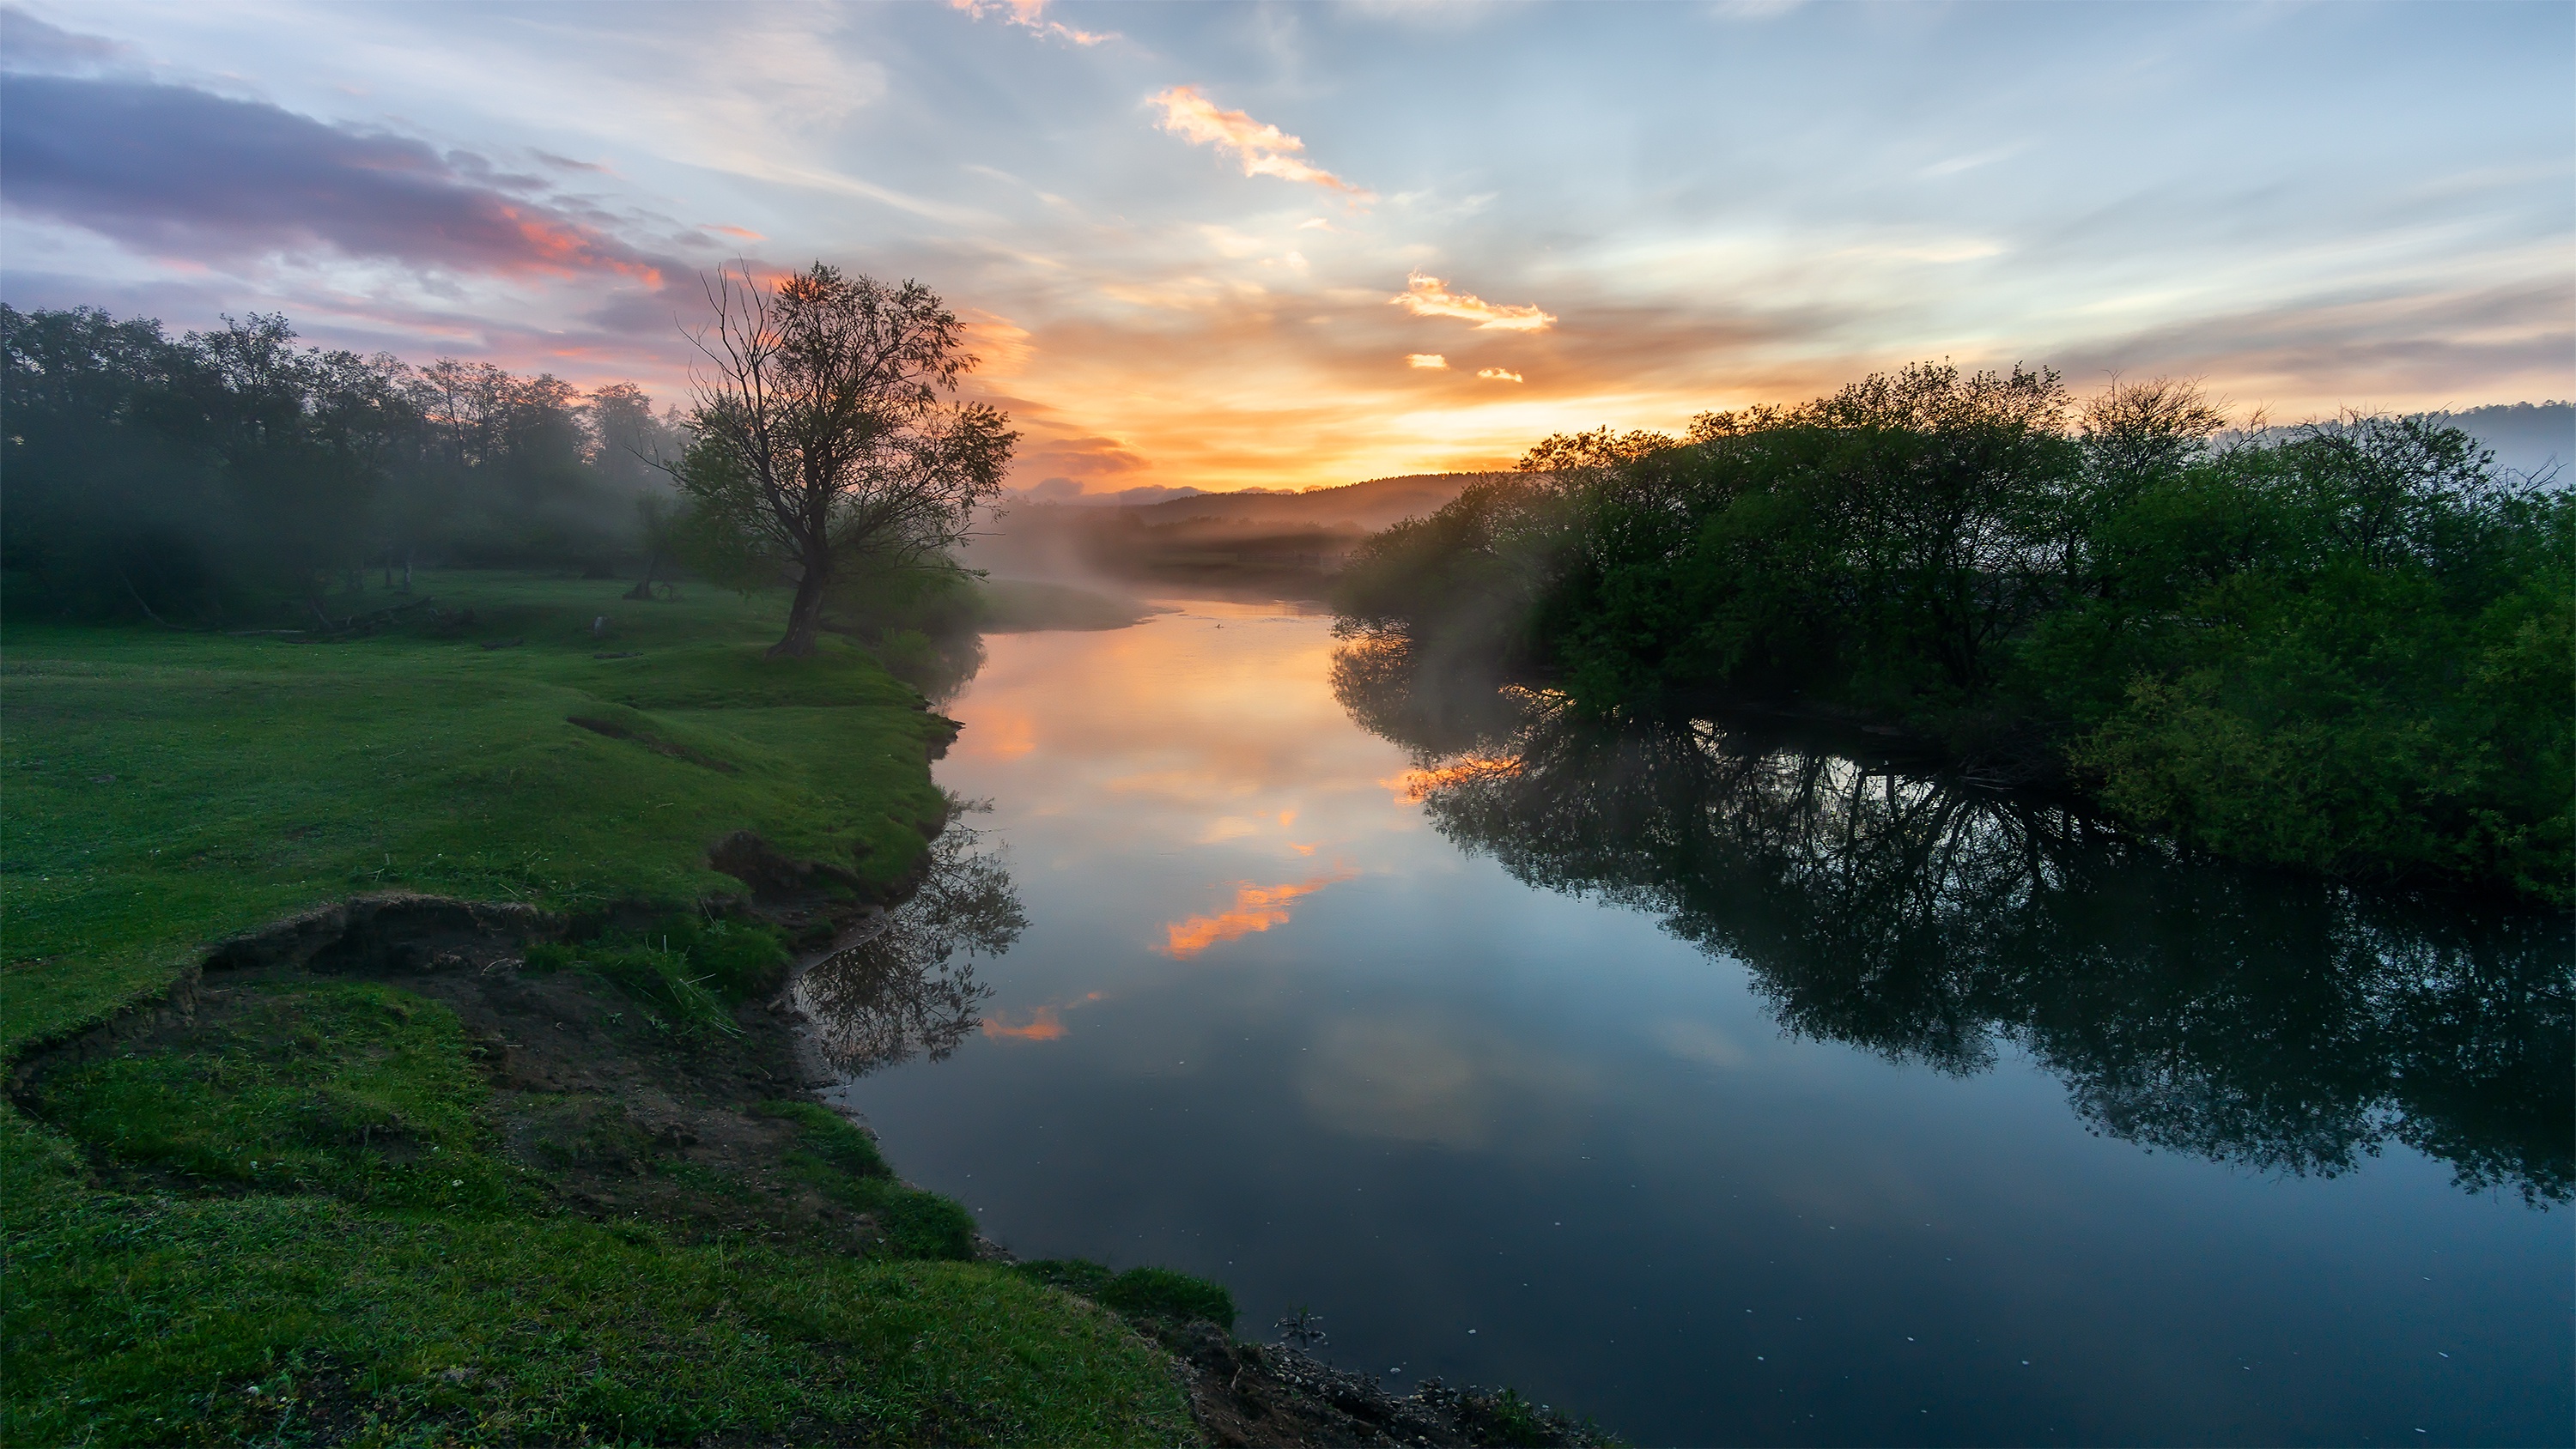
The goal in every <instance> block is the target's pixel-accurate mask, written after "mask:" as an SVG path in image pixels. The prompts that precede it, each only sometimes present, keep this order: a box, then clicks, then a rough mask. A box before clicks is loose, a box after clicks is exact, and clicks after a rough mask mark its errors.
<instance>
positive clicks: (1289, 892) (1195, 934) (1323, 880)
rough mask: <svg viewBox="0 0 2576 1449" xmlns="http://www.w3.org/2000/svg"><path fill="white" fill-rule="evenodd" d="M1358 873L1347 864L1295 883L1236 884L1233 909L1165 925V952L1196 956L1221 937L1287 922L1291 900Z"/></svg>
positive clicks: (1166, 953)
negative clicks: (1325, 873)
mask: <svg viewBox="0 0 2576 1449" xmlns="http://www.w3.org/2000/svg"><path fill="white" fill-rule="evenodd" d="M1358 874H1359V872H1358V871H1356V870H1352V869H1350V868H1348V867H1345V868H1343V869H1341V870H1337V871H1334V872H1333V873H1332V874H1330V875H1319V876H1313V877H1310V878H1309V879H1306V880H1302V881H1299V882H1297V883H1296V884H1294V885H1276V886H1257V885H1242V886H1237V887H1236V888H1235V892H1234V906H1233V908H1232V909H1230V910H1225V911H1220V912H1218V913H1217V914H1215V915H1213V916H1192V917H1190V918H1189V919H1188V920H1186V921H1174V922H1172V923H1171V924H1170V925H1167V926H1165V927H1164V928H1163V932H1164V937H1165V939H1164V943H1163V952H1164V954H1165V955H1168V956H1175V957H1189V956H1195V955H1197V954H1198V953H1200V952H1201V951H1204V950H1206V949H1207V948H1208V947H1210V946H1213V945H1215V944H1217V943H1218V942H1219V941H1231V940H1233V939H1234V938H1235V937H1237V936H1248V935H1250V934H1252V933H1253V932H1255V931H1267V930H1269V929H1270V928H1271V927H1273V926H1284V925H1286V924H1288V906H1289V903H1290V902H1292V901H1294V900H1296V899H1297V898H1298V897H1299V896H1305V895H1312V894H1314V893H1315V892H1316V891H1319V890H1322V889H1323V888H1324V887H1326V886H1328V885H1331V884H1333V883H1334V882H1336V881H1345V880H1349V879H1350V878H1351V877H1353V876H1356V875H1358Z"/></svg>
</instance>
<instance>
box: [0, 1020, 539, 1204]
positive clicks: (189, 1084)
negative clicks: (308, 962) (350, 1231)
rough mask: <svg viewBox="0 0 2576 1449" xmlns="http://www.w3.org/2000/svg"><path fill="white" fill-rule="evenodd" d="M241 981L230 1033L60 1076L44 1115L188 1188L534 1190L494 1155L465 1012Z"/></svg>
mask: <svg viewBox="0 0 2576 1449" xmlns="http://www.w3.org/2000/svg"><path fill="white" fill-rule="evenodd" d="M237 989H240V990H243V991H247V992H250V993H252V1001H251V1004H250V1005H248V1006H247V1007H246V1008H243V1009H239V1010H235V1011H232V1012H229V1013H227V1015H226V1019H225V1021H224V1023H223V1025H222V1027H221V1028H220V1029H219V1030H216V1031H212V1032H207V1033H201V1034H197V1035H194V1036H192V1037H190V1038H189V1039H188V1040H187V1041H186V1042H185V1043H184V1044H182V1045H180V1046H178V1047H175V1048H169V1049H141V1050H138V1049H136V1048H134V1047H133V1046H131V1045H129V1046H128V1047H127V1048H126V1049H125V1050H123V1051H121V1052H119V1053H118V1054H117V1055H114V1056H110V1057H106V1058H104V1059H100V1060H96V1061H90V1062H85V1063H82V1064H80V1065H78V1066H75V1067H71V1068H68V1069H64V1070H60V1071H56V1072H54V1073H52V1074H49V1075H48V1076H46V1077H45V1078H43V1079H42V1080H41V1081H40V1082H39V1083H38V1085H37V1087H36V1090H35V1092H34V1094H33V1103H34V1105H35V1107H36V1110H37V1111H38V1112H39V1113H41V1114H42V1115H43V1116H44V1117H45V1118H46V1119H47V1120H49V1121H51V1122H53V1123H55V1124H56V1125H58V1126H60V1127H61V1128H62V1129H63V1130H64V1131H66V1132H68V1133H70V1134H71V1135H72V1136H73V1137H74V1138H76V1139H78V1140H80V1141H81V1142H82V1143H84V1144H85V1145H87V1146H88V1147H90V1148H91V1149H92V1150H93V1151H95V1152H97V1153H100V1154H102V1155H104V1156H106V1157H109V1158H112V1159H114V1160H115V1161H117V1162H119V1163H123V1164H128V1165H132V1166H135V1167H140V1168H145V1169H149V1170H150V1171H152V1172H153V1173H156V1174H159V1175H162V1176H165V1177H167V1178H169V1179H172V1180H176V1181H183V1182H187V1183H190V1184H202V1185H206V1186H225V1187H231V1188H238V1189H243V1190H248V1191H257V1192H280V1193H295V1192H307V1193H326V1194H329V1195H332V1196H335V1197H341V1198H346V1199H348V1200H350V1201H352V1202H362V1203H367V1204H370V1205H374V1206H379V1207H420V1208H436V1209H438V1210H440V1211H444V1212H450V1213H455V1212H490V1211H497V1210H500V1209H502V1208H505V1207H509V1206H511V1205H513V1204H514V1203H515V1202H516V1201H517V1200H518V1199H519V1198H521V1197H522V1196H523V1195H524V1193H523V1189H522V1188H521V1187H520V1186H519V1183H518V1177H519V1174H518V1173H517V1172H516V1171H515V1170H513V1169H512V1168H510V1167H508V1166H507V1165H506V1164H504V1163H502V1162H501V1161H499V1160H498V1159H497V1158H496V1157H495V1156H494V1155H493V1149H494V1148H495V1146H496V1144H495V1143H494V1141H493V1140H492V1133H491V1130H490V1127H489V1125H488V1124H487V1123H486V1122H485V1121H484V1120H483V1117H482V1115H481V1108H482V1104H483V1100H484V1098H485V1097H486V1096H487V1095H488V1089H487V1088H486V1087H485V1086H484V1084H483V1079H482V1077H481V1075H480V1074H479V1073H477V1072H476V1071H475V1069H474V1065H473V1062H472V1061H471V1060H470V1056H469V1049H468V1046H467V1043H466V1041H465V1036H464V1031H463V1028H462V1027H461V1026H460V1025H459V1023H458V1022H457V1020H456V1016H455V1014H454V1013H453V1012H450V1011H449V1010H448V1009H447V1008H445V1007H443V1006H440V1005H438V1004H436V1003H434V1002H429V1001H424V1000H422V999H420V998H419V997H416V996H412V995H410V994H409V993H407V992H400V991H395V990H392V989H390V988H388V987H383V986H376V985H370V984H358V983H321V984H310V985H299V986H294V987H285V986H276V985H263V986H250V987H242V988H237Z"/></svg>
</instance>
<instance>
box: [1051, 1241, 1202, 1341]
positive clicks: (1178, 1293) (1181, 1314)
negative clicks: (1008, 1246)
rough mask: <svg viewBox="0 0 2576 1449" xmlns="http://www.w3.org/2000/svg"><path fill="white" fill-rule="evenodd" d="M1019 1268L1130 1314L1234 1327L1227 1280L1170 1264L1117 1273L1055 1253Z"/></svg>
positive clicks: (1093, 1300) (1102, 1304)
mask: <svg viewBox="0 0 2576 1449" xmlns="http://www.w3.org/2000/svg"><path fill="white" fill-rule="evenodd" d="M1013 1271H1015V1272H1017V1273H1019V1274H1020V1275H1021V1276H1023V1277H1026V1278H1030V1279H1033V1280H1035V1281H1037V1282H1040V1283H1044V1284H1047V1285H1048V1286H1050V1287H1054V1288H1061V1289H1063V1290H1064V1291H1066V1292H1067V1293H1072V1294H1077V1295H1079V1296H1081V1297H1084V1298H1088V1299H1090V1300H1091V1301H1092V1302H1094V1303H1097V1304H1099V1305H1100V1306H1101V1307H1103V1308H1107V1309H1111V1310H1114V1311H1116V1312H1118V1313H1123V1314H1125V1315H1127V1316H1128V1317H1130V1318H1162V1319H1170V1320H1174V1321H1179V1322H1187V1321H1189V1320H1191V1319H1205V1320H1206V1321H1208V1322H1210V1323H1213V1324H1215V1325H1216V1326H1217V1327H1219V1328H1222V1329H1224V1330H1226V1331H1227V1332H1229V1333H1231V1332H1232V1331H1233V1330H1234V1319H1235V1307H1234V1295H1233V1294H1232V1293H1229V1292H1227V1291H1226V1288H1225V1285H1224V1284H1222V1283H1211V1282H1209V1281H1208V1280H1207V1279H1205V1278H1198V1277H1193V1276H1191V1275H1190V1274H1187V1273H1175V1272H1173V1271H1172V1270H1171V1269H1169V1268H1130V1269H1128V1270H1127V1271H1126V1272H1124V1273H1112V1272H1111V1271H1110V1270H1109V1269H1107V1268H1104V1267H1102V1266H1101V1265H1100V1264H1098V1263H1094V1262H1091V1261H1089V1260H1087V1259H1083V1258H1049V1259H1043V1260H1041V1261H1038V1262H1034V1263H1020V1264H1015V1265H1014V1267H1013Z"/></svg>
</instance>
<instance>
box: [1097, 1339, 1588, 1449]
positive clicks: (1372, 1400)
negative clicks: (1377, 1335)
mask: <svg viewBox="0 0 2576 1449" xmlns="http://www.w3.org/2000/svg"><path fill="white" fill-rule="evenodd" d="M1142 1326H1143V1327H1144V1328H1145V1329H1146V1331H1147V1332H1149V1333H1151V1334H1152V1335H1153V1336H1154V1337H1155V1338H1156V1339H1157V1340H1158V1341H1160V1342H1161V1343H1162V1345H1163V1346H1164V1347H1165V1348H1167V1349H1169V1350H1171V1352H1172V1355H1173V1357H1174V1358H1176V1359H1178V1360H1179V1361H1180V1363H1181V1366H1182V1369H1183V1371H1184V1372H1185V1373H1186V1375H1187V1376H1188V1381H1189V1390H1190V1413H1191V1416H1192V1417H1194V1418H1196V1419H1197V1420H1198V1422H1199V1428H1200V1429H1201V1430H1202V1431H1204V1432H1205V1433H1206V1435H1207V1437H1208V1439H1209V1441H1210V1442H1211V1443H1215V1444H1221V1445H1227V1446H1235V1445H1250V1446H1257V1449H1272V1446H1290V1445H1308V1444H1334V1445H1399V1444H1414V1445H1436V1446H1450V1445H1547V1446H1555V1445H1564V1446H1591V1445H1608V1444H1615V1443H1617V1442H1618V1441H1617V1440H1616V1439H1614V1438H1612V1437H1611V1436H1610V1435H1609V1434H1607V1433H1606V1432H1604V1431H1602V1430H1599V1429H1597V1428H1594V1427H1593V1426H1591V1425H1588V1424H1579V1423H1576V1422H1575V1421H1573V1420H1571V1419H1569V1418H1567V1417H1565V1416H1564V1415H1562V1414H1559V1413H1556V1412H1555V1411H1554V1410H1552V1409H1549V1408H1547V1407H1545V1406H1543V1405H1535V1404H1529V1403H1525V1402H1523V1401H1521V1400H1519V1399H1517V1398H1510V1397H1506V1396H1505V1395H1503V1394H1500V1393H1496V1392H1490V1391H1487V1390H1482V1389H1477V1388H1474V1387H1469V1388H1464V1389H1453V1388H1450V1387H1448V1386H1447V1385H1445V1384H1443V1383H1442V1382H1441V1381H1440V1380H1438V1379H1436V1378H1433V1379H1424V1380H1423V1381H1422V1382H1421V1383H1420V1384H1417V1385H1415V1387H1414V1389H1413V1392H1411V1393H1409V1394H1404V1395H1401V1396H1398V1395H1395V1394H1391V1393H1389V1392H1387V1391H1386V1389H1385V1387H1384V1386H1382V1385H1381V1384H1379V1382H1378V1380H1377V1377H1376V1376H1375V1375H1374V1374H1355V1373H1348V1372H1345V1371H1344V1370H1341V1369H1337V1368H1334V1367H1333V1366H1332V1365H1330V1364H1327V1363H1324V1362H1322V1361H1320V1360H1318V1359H1316V1358H1314V1357H1312V1356H1311V1355H1308V1354H1305V1353H1302V1352H1299V1351H1298V1350H1296V1349H1294V1348H1289V1347H1286V1346H1284V1345H1280V1344H1260V1343H1246V1342H1244V1341H1242V1340H1240V1339H1236V1338H1232V1337H1229V1336H1228V1335H1226V1334H1224V1333H1220V1332H1218V1331H1217V1328H1216V1326H1215V1325H1214V1324H1211V1323H1206V1322H1196V1323H1188V1324H1169V1323H1149V1324H1145V1325H1142Z"/></svg>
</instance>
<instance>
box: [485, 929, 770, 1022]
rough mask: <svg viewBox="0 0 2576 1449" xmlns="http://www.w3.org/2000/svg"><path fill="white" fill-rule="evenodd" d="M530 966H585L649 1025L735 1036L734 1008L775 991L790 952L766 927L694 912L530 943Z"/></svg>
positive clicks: (543, 969)
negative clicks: (593, 935) (580, 938)
mask: <svg viewBox="0 0 2576 1449" xmlns="http://www.w3.org/2000/svg"><path fill="white" fill-rule="evenodd" d="M528 966H529V969H531V970H534V971H538V972H540V973H542V972H549V971H558V970H561V969H563V968H564V967H566V966H580V967H582V968H584V969H586V970H589V971H591V972H593V973H595V974H596V975H598V976H600V977H601V978H603V979H604V980H607V981H609V982H611V983H613V984H615V985H616V987H617V988H618V989H619V990H620V991H623V992H625V993H626V995H627V996H628V997H629V998H631V999H632V1000H634V1001H635V1003H636V1004H637V1005H639V1006H640V1007H642V1008H643V1009H644V1019H645V1022H646V1024H647V1025H649V1026H651V1027H653V1028H654V1029H655V1030H657V1031H662V1032H666V1033H669V1034H670V1035H672V1036H673V1037H676V1038H681V1039H688V1038H694V1037H699V1036H703V1035H705V1034H707V1033H710V1032H712V1033H717V1034H721V1035H724V1036H737V1035H740V1028H738V1027H736V1026H735V1025H734V1021H733V1008H734V1007H735V1006H737V1005H739V1004H740V1003H742V1002H744V1001H748V1000H750V999H752V998H753V997H755V996H759V995H762V994H765V993H767V992H770V991H774V990H776V989H777V988H778V986H779V985H780V983H781V982H783V981H784V980H785V979H786V973H787V966H788V954H787V948H786V946H785V945H783V944H781V943H780V941H779V939H778V932H777V931H776V930H775V929H773V928H771V927H768V926H762V925H755V924H752V923H749V922H737V921H711V920H708V919H705V918H704V917H702V916H700V915H698V914H696V913H694V912H693V913H689V914H685V915H675V916H672V917H669V918H668V919H666V920H664V921H663V922H662V923H661V924H659V925H657V926H655V927H652V928H651V929H648V930H643V931H612V932H610V933H608V934H607V935H605V936H602V937H601V938H599V939H597V940H593V941H584V942H580V943H578V944H565V943H559V942H541V943H539V944H538V945H536V946H533V947H531V948H530V949H529V951H528Z"/></svg>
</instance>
